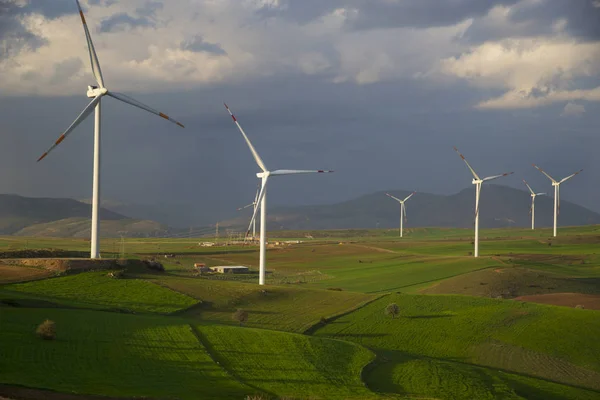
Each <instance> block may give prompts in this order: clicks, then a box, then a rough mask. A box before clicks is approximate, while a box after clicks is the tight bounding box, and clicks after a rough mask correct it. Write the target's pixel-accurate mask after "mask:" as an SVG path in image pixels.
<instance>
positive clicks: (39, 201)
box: [0, 194, 127, 235]
mask: <svg viewBox="0 0 600 400" xmlns="http://www.w3.org/2000/svg"><path fill="white" fill-rule="evenodd" d="M90 215H91V207H90V205H88V204H84V203H81V202H79V201H77V200H73V199H52V198H32V197H23V196H17V195H13V194H0V234H2V235H12V234H14V233H16V232H18V231H20V230H21V229H23V228H25V227H28V226H31V225H35V224H42V223H46V222H50V221H56V220H60V219H65V218H77V217H82V218H84V217H86V218H89V217H90ZM100 218H101V219H102V220H119V219H125V218H127V217H125V216H124V215H121V214H119V213H116V212H114V211H110V210H107V209H104V208H101V209H100Z"/></svg>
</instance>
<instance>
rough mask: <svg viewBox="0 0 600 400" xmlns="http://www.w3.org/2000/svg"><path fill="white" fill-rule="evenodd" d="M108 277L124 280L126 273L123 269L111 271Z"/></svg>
mask: <svg viewBox="0 0 600 400" xmlns="http://www.w3.org/2000/svg"><path fill="white" fill-rule="evenodd" d="M108 276H109V277H110V278H115V279H119V278H123V277H125V271H123V270H122V269H121V270H118V271H111V272H109V273H108Z"/></svg>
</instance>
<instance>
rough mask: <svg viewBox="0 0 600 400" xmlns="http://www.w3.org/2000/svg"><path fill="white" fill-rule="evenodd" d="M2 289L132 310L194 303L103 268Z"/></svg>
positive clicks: (174, 308)
mask: <svg viewBox="0 0 600 400" xmlns="http://www.w3.org/2000/svg"><path fill="white" fill-rule="evenodd" d="M4 291H5V292H6V291H11V292H20V293H28V294H32V295H38V296H44V297H46V298H56V299H60V300H65V301H70V300H72V301H74V302H77V304H82V303H90V304H96V305H101V306H106V307H113V308H119V309H124V310H130V311H134V312H156V313H171V312H175V311H178V310H181V309H183V308H187V307H190V306H192V305H194V304H196V301H195V300H194V299H192V298H191V297H188V296H186V295H183V294H180V293H177V292H174V291H172V290H169V289H166V288H162V287H160V286H158V285H155V284H153V283H150V282H146V281H142V280H138V279H115V278H110V277H108V276H107V272H106V271H102V272H86V273H81V274H77V275H70V276H64V277H60V278H53V279H47V280H43V281H36V282H27V283H20V284H13V285H8V286H5V287H4Z"/></svg>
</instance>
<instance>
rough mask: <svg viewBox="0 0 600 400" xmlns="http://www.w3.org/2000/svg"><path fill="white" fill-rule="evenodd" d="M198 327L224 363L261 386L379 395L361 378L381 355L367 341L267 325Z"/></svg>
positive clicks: (326, 394) (323, 394)
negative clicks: (311, 334) (360, 342)
mask: <svg viewBox="0 0 600 400" xmlns="http://www.w3.org/2000/svg"><path fill="white" fill-rule="evenodd" d="M198 329H199V333H200V335H201V336H202V337H203V338H204V339H205V340H206V341H207V342H208V343H209V345H207V347H208V348H209V349H210V351H211V352H212V354H213V355H214V357H215V359H216V360H217V361H219V363H220V365H222V366H223V367H224V368H225V369H226V370H227V371H229V372H230V373H231V374H232V375H233V376H235V377H237V378H239V379H241V380H242V381H243V382H245V383H247V384H248V385H250V386H252V387H255V388H257V389H260V391H264V392H267V393H272V394H276V395H277V396H298V395H301V396H302V398H319V399H372V398H375V396H374V395H373V393H372V392H371V391H369V390H368V389H367V388H366V387H365V385H364V384H363V383H362V381H361V379H360V375H361V371H362V369H363V367H364V366H365V365H367V364H368V363H369V362H371V361H372V360H373V359H374V357H375V355H374V354H373V353H372V352H370V351H369V350H367V349H365V348H363V347H361V346H357V345H355V344H352V343H347V342H341V341H336V340H323V339H322V338H313V337H308V336H304V335H295V334H289V333H283V332H271V331H266V330H261V329H251V328H247V329H240V328H234V327H224V326H217V325H214V326H200V327H199V328H198Z"/></svg>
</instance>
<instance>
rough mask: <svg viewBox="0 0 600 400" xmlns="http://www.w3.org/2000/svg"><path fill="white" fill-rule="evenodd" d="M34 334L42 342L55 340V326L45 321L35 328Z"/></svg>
mask: <svg viewBox="0 0 600 400" xmlns="http://www.w3.org/2000/svg"><path fill="white" fill-rule="evenodd" d="M35 333H36V334H37V335H38V336H39V337H41V338H42V339H44V340H54V339H56V324H55V323H54V321H50V320H49V319H47V320H45V321H44V322H42V323H41V324H40V325H39V326H38V327H37V329H36V331H35Z"/></svg>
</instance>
